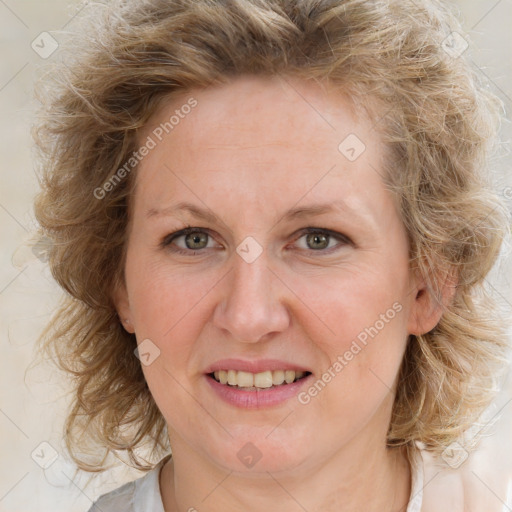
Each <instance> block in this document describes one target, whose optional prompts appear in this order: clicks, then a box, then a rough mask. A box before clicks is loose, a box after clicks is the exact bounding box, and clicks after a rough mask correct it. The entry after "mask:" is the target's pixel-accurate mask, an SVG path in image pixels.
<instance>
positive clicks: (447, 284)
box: [408, 271, 457, 335]
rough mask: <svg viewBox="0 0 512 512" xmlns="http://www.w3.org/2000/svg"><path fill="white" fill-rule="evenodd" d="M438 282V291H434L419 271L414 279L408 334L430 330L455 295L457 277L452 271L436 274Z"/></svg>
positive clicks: (424, 332)
mask: <svg viewBox="0 0 512 512" xmlns="http://www.w3.org/2000/svg"><path fill="white" fill-rule="evenodd" d="M436 279H437V282H438V283H439V293H437V294H436V293H435V292H434V290H432V288H431V287H430V286H429V284H428V283H427V280H426V279H425V278H424V277H421V276H420V275H419V273H418V274H417V275H416V277H415V279H414V283H415V284H414V288H413V290H412V292H411V293H413V294H414V299H413V301H412V305H411V310H410V315H409V325H408V331H409V334H414V335H421V334H426V333H427V332H430V331H431V330H432V329H433V328H434V327H435V326H436V325H437V324H438V323H439V321H440V320H441V316H442V315H443V311H444V310H445V308H446V306H448V305H449V304H450V303H451V302H452V300H453V297H454V296H455V292H456V289H457V278H456V276H455V272H454V271H450V272H446V273H442V272H439V273H438V275H436Z"/></svg>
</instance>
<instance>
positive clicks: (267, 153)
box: [36, 0, 506, 512]
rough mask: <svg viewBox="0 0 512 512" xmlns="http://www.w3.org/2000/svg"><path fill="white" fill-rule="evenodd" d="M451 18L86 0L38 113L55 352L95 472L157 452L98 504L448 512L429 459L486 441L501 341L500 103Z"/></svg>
mask: <svg viewBox="0 0 512 512" xmlns="http://www.w3.org/2000/svg"><path fill="white" fill-rule="evenodd" d="M93 27H94V28H93ZM456 27H457V25H456V22H455V21H454V19H453V18H452V17H451V15H450V14H449V13H448V11H447V10H446V9H445V8H443V7H442V6H441V5H438V3H437V2H431V1H428V2H427V1H418V0H415V1H412V0H411V1H403V0H402V1H400V2H399V1H391V2H377V1H368V0H364V1H362V0H349V1H342V0H340V1H337V2H332V1H327V0H295V1H290V0H256V1H252V2H248V1H242V0H236V1H235V0H233V1H230V2H216V1H211V0H195V1H192V0H180V1H169V0H166V1H164V0H152V1H143V2H141V1H137V2H135V1H125V2H109V4H108V5H105V6H103V8H98V7H96V10H94V11H93V15H92V17H91V19H90V20H89V22H88V24H87V26H86V27H85V28H84V30H83V31H81V34H82V36H80V37H82V38H83V37H84V35H85V40H78V42H75V44H74V45H72V44H71V43H69V45H68V46H69V48H73V55H72V56H70V57H69V58H68V60H65V61H64V62H65V65H63V66H62V69H61V70H60V71H59V72H58V73H54V76H55V79H56V83H55V84H54V85H53V88H52V91H53V97H52V98H50V99H49V100H47V110H46V117H44V118H43V120H42V122H41V124H40V126H39V130H38V131H37V136H38V143H39V146H40V148H41V150H42V152H43V157H45V159H44V160H43V162H44V172H45V174H44V181H43V190H42V192H41V194H40V196H39V197H38V200H37V204H36V214H37V217H38V220H39V222H40V223H41V226H42V229H43V230H44V232H45V234H46V235H47V236H49V237H50V238H51V239H52V240H53V245H52V249H51V252H50V265H51V268H52V271H53V273H54V276H55V278H56V279H57V281H58V282H59V283H60V285H61V286H62V287H63V288H64V289H65V290H66V291H67V292H68V297H67V299H66V301H65V303H64V304H63V306H62V308H61V310H60V311H59V312H58V313H57V315H56V316H55V318H54V320H53V322H52V324H51V325H50V326H49V329H48V331H47V333H46V335H47V340H48V341H47V346H48V348H49V349H51V350H53V351H55V353H56V355H57V358H58V361H59V363H60V364H61V366H62V367H63V368H65V369H67V370H68V371H70V372H72V374H73V375H74V376H75V379H76V394H75V401H74V405H73V408H72V410H71V412H70V415H69V418H68V422H67V429H66V436H67V437H66V439H67V442H68V446H69V449H70V451H71V453H72V454H73V455H74V457H75V459H76V460H77V463H78V464H79V466H80V467H81V468H83V469H87V470H91V471H100V470H102V469H104V467H105V460H106V459H105V458H106V456H107V455H108V454H109V453H123V452H124V453H127V454H128V455H129V459H130V461H131V463H132V464H133V465H134V467H138V468H141V469H151V470H152V471H150V472H149V473H148V474H147V475H146V476H145V477H144V478H142V479H140V480H137V481H136V482H132V483H129V484H127V485H125V486H123V487H121V488H120V489H118V490H117V491H114V492H112V493H110V494H107V495H105V496H103V497H102V498H100V499H99V500H98V502H97V503H96V505H95V506H93V507H92V508H91V510H102V511H103V512H107V511H121V510H123V511H125V510H133V511H139V510H152V511H158V512H162V511H165V512H175V511H183V510H189V511H192V510H199V511H216V510H221V509H222V510H253V511H260V510H267V509H271V508H272V507H276V505H277V506H278V507H279V509H280V510H285V511H295V510H297V511H298V510H308V511H312V510H328V511H331V510H332V511H335V510H336V511H343V512H346V511H355V510H368V511H373V510H376V511H377V510H379V511H393V512H397V511H405V510H407V512H416V511H419V510H427V509H428V507H433V505H432V503H433V502H432V499H431V498H429V497H428V494H430V495H431V496H432V495H436V492H435V484H430V485H429V482H428V481H427V479H426V477H425V475H424V461H425V460H427V459H428V458H429V457H431V458H433V459H435V460H437V461H439V462H440V463H442V464H444V466H445V467H451V468H455V467H457V464H458V463H459V462H460V461H461V460H462V459H461V453H462V454H463V452H466V451H469V447H470V445H471V441H472V438H471V439H469V440H467V442H466V441H463V437H462V436H463V434H464V433H465V432H467V431H468V429H469V427H470V426H472V425H473V424H474V423H475V422H476V421H477V419H478V418H479V416H480V414H481V413H482V411H483V410H484V408H485V407H486V406H487V405H488V404H489V403H490V400H491V399H492V398H493V396H494V390H495V388H496V385H495V384H496V379H497V378H498V370H499V369H500V368H501V367H502V365H503V355H504V351H505V348H506V343H505V338H504V335H503V330H502V328H501V324H500V323H499V321H498V319H497V318H496V314H495V313H494V311H493V308H492V306H490V303H489V300H488V297H487V296H486V294H485V291H484V289H483V287H482V284H483V280H484V278H485V276H486V275H487V273H488V271H489V270H490V268H491V266H492V265H493V263H494V261H495V259H496V256H497V253H498V250H499V247H500V244H501V240H502V238H503V235H504V232H505V230H506V218H505V215H504V214H503V210H502V209H500V208H498V207H497V203H496V200H497V198H496V197H495V196H494V195H493V193H492V192H491V191H490V189H489V186H488V184H487V181H486V177H485V158H486V154H487V153H486V152H487V149H488V141H489V140H490V138H491V137H492V134H493V128H494V125H495V120H496V114H495V112H496V100H495V99H494V98H493V97H491V96H490V95H489V94H488V93H487V92H486V91H485V89H484V88H483V87H482V86H480V85H479V82H478V79H477V77H476V76H475V74H474V73H473V72H472V71H471V69H470V68H469V66H468V64H467V63H466V62H465V61H464V60H463V57H462V56H461V54H462V52H463V50H464V49H465V48H464V47H463V44H462V42H461V39H460V38H461V37H462V36H460V34H459V32H454V29H455V28H456ZM77 37H78V36H77ZM148 443H149V445H148ZM148 446H149V447H150V448H151V449H152V451H151V453H148V451H147V450H146V452H141V448H144V447H146V448H147V447H148ZM98 447H102V449H103V452H102V454H101V456H100V457H95V458H92V459H91V457H90V456H91V455H92V454H97V453H98ZM459 447H460V448H461V449H462V452H461V450H460V449H459ZM420 448H421V451H420ZM171 451H172V457H171V456H169V455H168V453H169V452H171ZM164 455H165V456H164ZM162 456H164V457H163V459H162V460H161V461H159V459H160V458H162ZM155 462H157V463H155ZM444 499H446V496H444ZM449 502H450V507H452V508H450V510H452V511H453V510H463V509H462V508H461V507H462V505H461V503H458V504H457V503H454V502H453V500H449ZM442 503H444V504H445V505H446V504H447V503H448V501H444V502H442ZM438 505H439V504H438ZM457 507H459V508H457ZM435 510H440V508H439V507H438V508H437V509H435ZM489 510H490V509H489Z"/></svg>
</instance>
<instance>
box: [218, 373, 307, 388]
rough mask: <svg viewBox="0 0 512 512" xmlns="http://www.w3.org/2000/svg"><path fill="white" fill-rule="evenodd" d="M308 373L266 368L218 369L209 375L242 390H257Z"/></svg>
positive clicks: (295, 379) (296, 378) (276, 385)
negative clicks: (256, 369)
mask: <svg viewBox="0 0 512 512" xmlns="http://www.w3.org/2000/svg"><path fill="white" fill-rule="evenodd" d="M309 374H310V372H303V371H295V370H274V371H270V370H267V371H264V372H259V373H251V372H245V371H237V370H218V371H215V372H213V373H210V374H209V376H210V377H212V378H214V379H215V380H216V381H217V382H219V383H220V384H224V385H228V386H231V387H237V388H239V389H241V390H244V391H258V390H260V389H269V388H274V387H278V386H285V385H287V384H292V383H293V382H296V381H298V380H300V379H303V378H304V377H306V376H308V375H309Z"/></svg>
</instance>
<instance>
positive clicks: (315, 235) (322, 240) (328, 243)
mask: <svg viewBox="0 0 512 512" xmlns="http://www.w3.org/2000/svg"><path fill="white" fill-rule="evenodd" d="M296 240H297V242H298V241H299V240H304V242H305V244H298V245H299V247H300V248H301V249H304V250H306V251H307V250H309V251H324V250H326V249H332V248H334V247H336V246H337V245H343V244H347V243H349V242H350V241H349V240H348V239H347V237H345V236H344V235H341V234H339V233H333V232H331V231H327V230H324V229H313V228H309V229H307V230H306V231H305V232H303V234H302V235H301V236H300V237H299V238H297V239H296ZM335 242H338V243H335Z"/></svg>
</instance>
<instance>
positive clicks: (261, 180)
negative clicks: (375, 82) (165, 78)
mask: <svg viewBox="0 0 512 512" xmlns="http://www.w3.org/2000/svg"><path fill="white" fill-rule="evenodd" d="M329 91H330V90H323V89H321V88H320V87H319V86H318V85H315V84H313V83H306V82H304V81H299V80H291V79H289V80H288V79H287V80H286V81H284V80H283V79H277V78H275V79H268V78H267V79H265V78H252V77H243V78H239V79H236V80H235V81H233V82H232V83H230V84H229V85H223V86H216V87H211V88H206V89H203V90H193V91H190V92H189V93H187V94H184V95H183V97H182V98H180V99H176V98H174V99H173V100H172V102H170V103H168V104H166V105H165V106H164V107H162V108H161V109H160V110H159V111H158V112H157V113H156V114H155V115H154V116H153V118H152V119H151V120H150V122H149V124H148V125H147V126H146V128H145V130H144V132H143V133H141V136H140V139H139V140H140V144H141V146H142V145H146V147H147V148H148V149H147V150H146V151H144V150H142V151H139V153H140V155H139V156H140V157H141V162H140V164H139V168H138V170H137V182H136V183H137V185H136V191H135V195H134V197H133V203H132V206H133V210H132V218H131V225H130V229H129V240H128V249H127V259H126V267H125V278H126V280H125V283H126V287H125V288H123V289H120V290H118V292H117V294H116V303H117V306H118V310H119V313H120V315H121V318H123V319H127V320H129V323H128V324H126V323H125V325H126V326H127V328H128V329H129V330H134V331H135V333H136V336H137V340H138V343H139V344H141V343H142V345H141V346H140V347H139V353H140V358H141V361H142V364H143V370H144V374H145V376H146V379H147V382H148V385H149V388H150V390H151V393H152V394H153V396H154V399H155V401H156V403H157V404H158V407H159V408H160V410H161V411H162V414H163V415H164V417H165V419H166V421H167V424H168V427H169V433H170V438H171V445H172V448H173V452H174V453H178V454H179V453H189V454H194V455H195V456H198V457H200V458H201V459H202V460H205V461H207V462H209V463H211V464H214V465H216V466H217V467H220V468H224V469H230V470H235V471H256V472H257V471H262V472H264V471H279V470H284V471H286V470H291V469H292V468H295V470H299V469H300V468H304V469H306V468H308V467H309V468H313V467H314V466H315V465H318V464H324V463H325V462H326V461H327V460H329V458H330V457H332V455H333V454H334V453H337V452H338V451H339V450H346V451H347V450H348V452H349V451H351V450H352V451H354V450H355V451H356V452H357V451H358V450H368V449H373V448H372V447H377V446H383V445H384V441H385V436H386V431H387V428H388V425H389V419H390V414H391V407H392V403H393V390H394V386H395V385H396V378H397V374H398V370H399V366H400V363H401V360H402V357H403V354H404V350H405V347H406V341H407V337H408V334H410V333H416V331H418V330H419V329H420V324H421V323H422V318H423V320H424V316H425V312H424V310H425V309H426V306H424V302H425V299H424V298H423V295H424V293H423V292H422V291H421V289H420V285H419V284H418V283H417V282H416V280H415V279H414V277H413V276H412V274H411V272H410V270H409V262H408V243H407V237H406V232H405V229H404V226H403V224H402V222H401V220H400V218H399V216H398V213H397V209H396V207H395V204H394V201H393V198H392V196H391V194H390V193H389V192H388V191H387V189H386V188H385V186H384V183H383V181H382V178H381V174H382V169H383V158H384V147H383V145H382V144H381V141H380V138H379V134H378V132H377V131H376V129H375V128H376V127H375V125H373V124H372V123H371V122H370V121H369V120H368V119H367V118H366V117H365V116H363V115H362V114H361V113H358V114H355V113H354V112H353V110H352V109H351V108H350V107H349V105H348V103H347V102H346V100H344V99H343V98H341V97H340V96H339V95H335V94H334V93H333V92H332V91H330V92H329ZM186 105H188V106H186ZM171 116H174V117H171ZM165 123H167V124H165ZM167 132H168V133H167ZM143 153H144V154H145V156H144V155H143ZM188 227H190V228H192V229H193V233H191V234H186V233H185V234H184V233H183V232H181V230H183V229H185V228H188ZM307 230H309V231H310V232H308V231H307ZM180 232H181V234H180ZM422 308H423V309H422ZM427 330H428V329H427ZM293 378H295V379H298V380H296V381H295V382H293V383H287V382H286V379H288V380H292V379H293ZM226 379H229V380H228V382H227V383H224V382H225V381H226ZM283 379H285V380H284V382H283ZM219 381H220V382H219ZM269 386H272V387H269ZM354 447H355V448H354ZM348 452H347V453H348Z"/></svg>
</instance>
